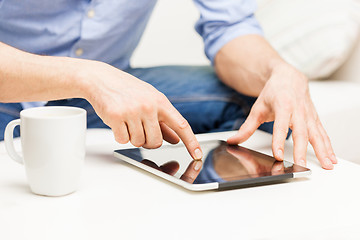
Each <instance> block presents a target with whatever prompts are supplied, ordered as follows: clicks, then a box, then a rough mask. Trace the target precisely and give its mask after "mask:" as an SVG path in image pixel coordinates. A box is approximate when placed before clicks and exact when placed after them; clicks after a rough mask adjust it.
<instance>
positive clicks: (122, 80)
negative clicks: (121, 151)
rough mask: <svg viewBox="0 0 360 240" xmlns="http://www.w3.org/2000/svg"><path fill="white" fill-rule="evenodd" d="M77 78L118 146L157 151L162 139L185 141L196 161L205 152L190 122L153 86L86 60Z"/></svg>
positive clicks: (112, 68)
mask: <svg viewBox="0 0 360 240" xmlns="http://www.w3.org/2000/svg"><path fill="white" fill-rule="evenodd" d="M80 69H82V70H81V71H79V72H78V78H80V79H81V82H83V83H84V85H85V86H86V87H84V89H86V91H85V92H86V99H87V100H88V101H89V102H90V103H91V105H92V106H93V107H94V109H95V111H96V112H97V114H98V115H99V116H100V117H101V118H102V120H103V121H104V123H105V124H107V125H108V126H109V127H110V128H111V129H112V130H113V132H114V135H115V139H116V141H117V142H119V143H127V142H129V141H130V142H131V143H132V144H133V145H134V146H136V147H141V146H143V147H145V148H158V147H160V146H161V145H162V141H163V139H165V140H166V141H168V142H170V143H177V142H179V137H180V138H181V140H182V141H183V142H184V144H185V146H186V147H187V149H188V151H189V153H190V155H191V156H192V157H193V158H194V159H201V158H202V152H201V149H200V145H199V143H198V141H197V140H196V138H195V136H194V134H193V132H192V130H191V127H190V125H189V123H188V122H187V121H186V120H185V118H184V117H182V116H181V115H180V113H179V112H178V111H177V110H176V109H175V108H174V107H173V106H172V104H171V103H170V101H169V100H168V99H167V98H166V97H165V95H164V94H162V93H160V92H159V91H157V90H156V89H155V88H154V87H153V86H151V85H150V84H148V83H146V82H143V81H141V80H139V79H137V78H136V77H134V76H131V75H130V74H127V73H125V72H123V71H120V70H118V69H116V68H114V67H112V66H110V65H108V64H105V63H101V62H97V61H83V62H81V63H80Z"/></svg>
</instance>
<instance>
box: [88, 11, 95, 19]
mask: <svg viewBox="0 0 360 240" xmlns="http://www.w3.org/2000/svg"><path fill="white" fill-rule="evenodd" d="M87 16H88V18H93V17H94V16H95V11H94V10H92V9H90V10H89V11H88V12H87Z"/></svg>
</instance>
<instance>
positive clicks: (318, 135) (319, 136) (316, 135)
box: [309, 131, 322, 142]
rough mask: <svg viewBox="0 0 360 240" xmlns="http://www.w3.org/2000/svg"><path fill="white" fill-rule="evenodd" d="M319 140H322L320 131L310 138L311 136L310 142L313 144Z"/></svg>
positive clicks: (313, 133)
mask: <svg viewBox="0 0 360 240" xmlns="http://www.w3.org/2000/svg"><path fill="white" fill-rule="evenodd" d="M319 139H321V140H322V136H321V135H320V133H319V132H318V131H314V132H312V134H310V136H309V140H310V141H311V142H315V141H317V140H319Z"/></svg>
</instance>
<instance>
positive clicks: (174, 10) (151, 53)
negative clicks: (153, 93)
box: [132, 0, 360, 164]
mask: <svg viewBox="0 0 360 240" xmlns="http://www.w3.org/2000/svg"><path fill="white" fill-rule="evenodd" d="M262 1H263V2H264V1H265V2H266V1H267V3H268V2H269V1H270V0H262ZM279 1H281V0H279ZM286 1H287V0H286ZM260 3H261V1H260ZM260 7H261V6H260ZM260 11H264V9H261V8H260ZM198 16H199V13H198V11H197V9H196V8H195V7H194V5H193V3H192V1H191V0H171V1H167V0H159V2H158V4H157V6H156V7H155V10H154V13H153V16H152V18H151V19H150V22H149V25H148V27H147V29H146V31H145V34H144V36H143V39H142V41H141V42H140V45H139V47H138V48H137V49H136V51H135V54H134V56H133V58H132V65H133V66H134V67H146V66H154V65H169V64H186V65H189V64H194V65H204V64H209V61H208V60H207V59H206V57H205V55H204V53H203V43H202V39H201V38H200V37H199V36H198V35H197V33H196V32H195V30H194V27H193V26H194V23H195V21H196V20H197V19H198ZM262 17H263V18H262ZM274 17H275V16H274ZM264 19H266V16H264V15H262V16H259V20H260V22H262V21H265V20H264ZM266 24H267V23H266V22H265V23H264V25H265V26H264V30H265V36H266V31H267V26H266ZM350 33H351V34H352V32H350ZM354 34H356V37H358V36H357V35H358V32H356V33H354ZM353 36H354V35H352V37H353ZM357 43H358V44H353V45H355V47H354V48H353V49H351V54H350V56H347V57H346V59H344V60H346V61H345V63H344V64H343V65H342V66H341V67H340V68H339V69H338V70H337V71H336V72H335V73H334V74H333V75H332V76H331V77H327V79H326V80H318V81H311V82H310V91H311V95H312V98H313V101H314V103H315V106H316V108H317V110H318V113H319V115H320V118H321V120H322V122H323V125H324V127H325V128H326V130H327V132H328V134H329V136H330V138H331V140H332V143H333V147H334V149H335V152H336V154H337V156H338V157H341V158H344V159H347V160H351V161H354V162H357V163H359V164H360V147H359V146H358V145H359V143H360V141H359V140H358V138H359V136H360V124H359V123H358V121H359V119H360V97H359V95H360V38H359V39H358V40H357ZM349 44H350V43H349ZM341 61H343V60H341ZM319 70H320V69H319ZM329 79H330V80H329Z"/></svg>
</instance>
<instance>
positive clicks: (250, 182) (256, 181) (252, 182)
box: [114, 140, 311, 191]
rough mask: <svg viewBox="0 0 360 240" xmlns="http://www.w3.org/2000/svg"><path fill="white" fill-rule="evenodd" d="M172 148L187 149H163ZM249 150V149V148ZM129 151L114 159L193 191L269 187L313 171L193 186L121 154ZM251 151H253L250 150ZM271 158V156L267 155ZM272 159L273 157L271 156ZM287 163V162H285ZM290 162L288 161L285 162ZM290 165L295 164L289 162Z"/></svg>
mask: <svg viewBox="0 0 360 240" xmlns="http://www.w3.org/2000/svg"><path fill="white" fill-rule="evenodd" d="M205 142H223V141H221V140H207V141H200V145H201V143H205ZM172 147H185V146H184V144H182V143H179V144H177V145H166V146H162V148H172ZM247 149H248V148H247ZM124 150H128V149H119V150H115V151H114V157H116V158H118V159H120V160H123V161H125V162H127V163H129V164H131V165H134V166H136V167H138V168H140V169H142V170H144V171H146V172H150V173H152V174H154V175H156V176H158V177H161V178H163V179H165V180H167V181H169V182H172V183H174V184H176V185H179V186H181V187H183V188H186V189H188V190H191V191H206V190H225V189H231V188H243V187H250V186H258V185H268V184H273V183H276V182H281V181H283V180H286V179H292V178H300V177H306V176H308V175H310V174H311V170H310V169H307V168H306V169H307V170H306V171H302V172H293V173H284V174H280V175H272V176H261V177H256V178H247V179H241V180H235V181H227V182H212V183H200V184H192V183H188V182H186V181H183V180H181V179H179V178H176V177H174V176H172V175H169V174H167V173H164V172H162V171H159V170H157V169H155V168H152V167H150V166H148V165H146V164H143V163H141V162H138V161H137V160H134V159H132V158H131V157H128V156H126V155H123V154H121V153H120V152H121V151H124ZM249 150H251V149H249ZM142 151H151V149H142ZM251 151H254V152H257V153H260V152H258V151H255V150H251ZM260 154H261V155H266V154H263V153H260ZM266 156H269V155H266ZM270 157H271V156H270ZM284 161H285V160H284ZM285 162H288V161H285ZM289 163H290V164H293V163H291V162H289Z"/></svg>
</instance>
